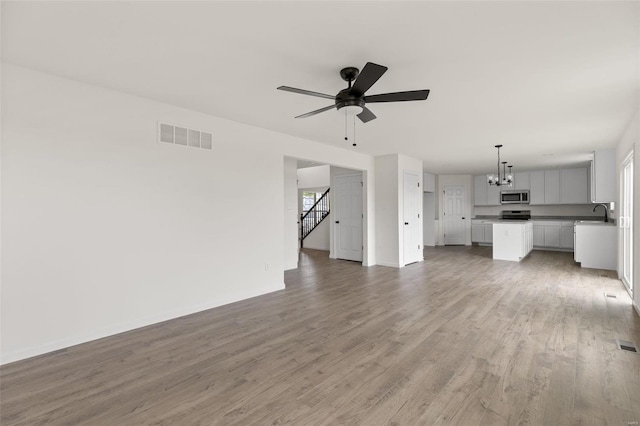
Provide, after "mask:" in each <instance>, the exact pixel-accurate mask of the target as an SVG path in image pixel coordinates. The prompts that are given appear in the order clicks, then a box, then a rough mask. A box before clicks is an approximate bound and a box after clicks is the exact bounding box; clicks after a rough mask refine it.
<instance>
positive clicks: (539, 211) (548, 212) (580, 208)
mask: <svg viewBox="0 0 640 426" xmlns="http://www.w3.org/2000/svg"><path fill="white" fill-rule="evenodd" d="M594 207H595V204H577V205H559V206H531V205H528V204H509V205H503V206H475V207H474V208H473V209H474V214H473V216H478V215H480V216H497V215H499V214H500V212H501V211H502V210H531V216H571V217H576V216H595V217H602V216H603V215H604V210H602V208H599V209H597V210H596V212H595V213H594V212H593V208H594ZM609 217H616V215H615V214H613V213H612V212H611V210H609Z"/></svg>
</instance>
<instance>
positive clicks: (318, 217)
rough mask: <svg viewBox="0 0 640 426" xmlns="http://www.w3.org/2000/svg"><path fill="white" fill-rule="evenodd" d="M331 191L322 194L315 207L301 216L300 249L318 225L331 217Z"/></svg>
mask: <svg viewBox="0 0 640 426" xmlns="http://www.w3.org/2000/svg"><path fill="white" fill-rule="evenodd" d="M329 189H331V188H327V190H326V191H324V193H323V194H322V196H321V197H320V198H318V200H317V201H316V202H315V204H314V205H313V206H311V208H310V209H309V211H307V212H306V213H303V214H301V215H300V247H303V246H304V245H303V242H304V239H305V238H307V236H308V235H309V234H310V233H311V231H313V230H314V229H316V227H317V226H318V225H320V223H321V222H322V221H323V220H324V219H325V218H326V217H327V216H329V211H330V210H329Z"/></svg>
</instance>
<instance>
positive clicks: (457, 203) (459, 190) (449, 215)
mask: <svg viewBox="0 0 640 426" xmlns="http://www.w3.org/2000/svg"><path fill="white" fill-rule="evenodd" d="M443 198H444V203H443V204H444V209H443V213H442V214H443V218H444V244H445V245H464V244H465V243H466V238H465V214H466V213H465V212H466V210H467V205H466V204H467V203H466V191H465V187H464V185H451V186H445V187H444V197H443Z"/></svg>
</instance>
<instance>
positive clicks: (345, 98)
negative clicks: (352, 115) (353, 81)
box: [336, 89, 365, 110]
mask: <svg viewBox="0 0 640 426" xmlns="http://www.w3.org/2000/svg"><path fill="white" fill-rule="evenodd" d="M349 90H350V89H343V90H341V91H340V92H338V94H337V95H336V108H337V109H338V110H340V109H341V108H344V107H347V106H356V107H360V108H364V104H365V102H364V99H362V96H354V95H352V94H350V93H349Z"/></svg>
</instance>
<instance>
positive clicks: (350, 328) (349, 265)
mask: <svg viewBox="0 0 640 426" xmlns="http://www.w3.org/2000/svg"><path fill="white" fill-rule="evenodd" d="M425 258H426V260H425V262H421V263H417V264H413V265H409V266H407V267H405V268H402V269H393V268H386V267H378V266H375V267H369V268H365V267H362V266H361V265H360V264H358V263H354V262H347V261H340V260H332V259H328V258H327V253H326V252H321V251H314V250H305V251H303V253H302V254H301V267H300V268H299V269H297V270H294V271H288V272H287V273H285V281H286V284H287V288H286V290H283V291H279V292H275V293H271V294H268V295H265V296H260V297H256V298H253V299H249V300H245V301H242V302H238V303H234V304H231V305H227V306H223V307H220V308H215V309H212V310H209V311H205V312H201V313H198V314H194V315H190V316H187V317H183V318H179V319H176V320H172V321H168V322H165V323H161V324H156V325H153V326H149V327H145V328H142V329H138V330H134V331H131V332H128V333H124V334H121V335H117V336H113V337H109V338H105V339H101V340H98V341H94V342H90V343H86V344H83V345H79V346H75V347H73V348H69V349H66V350H62V351H58V352H55V353H52V354H47V355H43V356H40V357H35V358H32V359H28V360H25V361H20V362H16V363H13V364H9V365H6V366H3V367H2V368H0V391H1V393H0V410H1V418H0V419H1V424H2V425H3V426H9V425H39V424H52V425H134V424H135V425H139V424H180V425H200V424H201V425H217V424H221V425H249V424H256V425H270V424H296V425H325V424H326V425H335V424H356V425H378V424H392V425H419V424H422V425H435V424H461V425H503V424H504V425H506V424H533V425H565V424H611V425H627V424H628V423H629V422H639V421H640V355H638V354H633V353H629V352H624V351H620V350H619V349H617V347H616V344H615V339H616V338H619V339H622V340H627V341H635V342H636V343H640V318H639V317H638V315H637V314H636V313H635V312H634V311H633V308H632V307H631V303H630V299H629V297H628V295H627V294H626V292H625V291H624V289H623V287H622V284H621V283H620V282H619V281H618V280H617V279H614V278H613V277H614V275H613V272H610V271H600V270H591V269H581V268H579V267H578V266H576V265H575V264H574V263H573V259H572V255H571V253H560V252H543V251H534V252H533V253H532V254H531V255H530V256H529V257H528V258H526V259H525V260H523V261H522V262H520V263H514V262H506V261H494V260H492V259H491V249H490V248H486V247H439V248H435V249H427V250H425ZM605 291H607V292H609V293H613V294H615V295H617V299H613V298H608V297H605V296H604V294H603V293H604V292H605Z"/></svg>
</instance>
